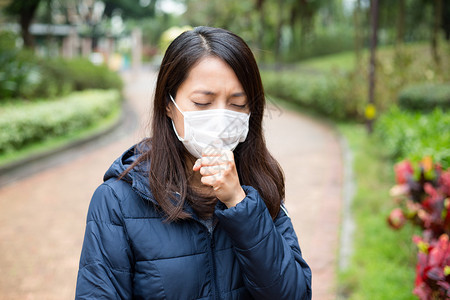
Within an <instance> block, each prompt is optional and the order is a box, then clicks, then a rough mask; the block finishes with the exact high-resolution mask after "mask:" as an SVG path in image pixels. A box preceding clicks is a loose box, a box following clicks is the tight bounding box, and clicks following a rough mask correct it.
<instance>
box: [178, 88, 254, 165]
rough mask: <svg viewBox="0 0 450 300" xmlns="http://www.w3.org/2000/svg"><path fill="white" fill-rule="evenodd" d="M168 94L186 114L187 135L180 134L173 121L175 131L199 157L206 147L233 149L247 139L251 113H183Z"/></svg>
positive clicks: (210, 110)
mask: <svg viewBox="0 0 450 300" xmlns="http://www.w3.org/2000/svg"><path fill="white" fill-rule="evenodd" d="M169 96H170V99H171V100H172V102H173V104H175V107H176V108H177V109H178V111H179V112H180V113H181V114H182V115H183V117H184V138H182V137H180V135H179V134H178V132H177V130H176V128H175V124H174V123H173V120H172V126H173V130H174V131H175V134H176V135H177V137H178V139H179V140H180V141H181V142H182V143H183V145H184V147H186V149H187V150H188V151H189V152H190V153H191V154H192V155H193V156H195V157H196V158H200V157H202V150H203V149H204V148H205V147H207V146H213V147H216V148H221V149H226V150H231V151H232V150H234V149H235V148H236V147H237V145H238V144H239V143H241V142H243V141H245V139H246V138H247V133H248V123H249V119H250V115H249V114H246V113H240V112H235V111H232V110H228V109H208V110H201V111H185V112H183V111H181V109H180V108H179V107H178V105H177V104H176V103H175V100H173V98H172V96H171V95H169Z"/></svg>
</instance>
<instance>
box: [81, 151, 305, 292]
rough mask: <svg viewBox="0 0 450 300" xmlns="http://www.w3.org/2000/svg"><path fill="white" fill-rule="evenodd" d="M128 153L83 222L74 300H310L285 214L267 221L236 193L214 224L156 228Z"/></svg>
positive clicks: (159, 218) (158, 219)
mask: <svg viewBox="0 0 450 300" xmlns="http://www.w3.org/2000/svg"><path fill="white" fill-rule="evenodd" d="M134 149H135V148H131V149H129V150H128V151H127V152H125V153H124V155H122V156H121V157H120V158H118V159H117V160H116V161H115V162H114V163H113V165H112V166H111V167H110V169H109V170H108V171H107V172H106V174H105V177H104V183H103V184H102V185H100V186H99V187H98V188H97V190H96V191H95V193H94V195H93V197H92V200H91V203H90V206H89V211H88V215H87V223H86V232H85V237H84V243H83V249H82V253H81V258H80V266H79V271H78V279H77V287H76V299H271V300H279V299H289V300H292V299H311V270H310V268H309V267H308V265H307V264H306V262H305V261H304V260H303V258H302V254H301V251H300V247H299V245H298V242H297V237H296V235H295V232H294V229H293V227H292V223H291V220H290V218H289V216H288V215H287V214H286V212H285V210H284V208H283V209H280V213H279V215H278V216H277V218H276V219H275V220H272V218H271V216H270V214H269V211H268V210H267V208H266V206H265V204H264V201H263V200H262V199H261V197H260V195H259V194H258V192H257V191H256V190H255V189H254V188H252V187H250V186H243V189H244V191H245V193H246V195H247V196H246V197H245V199H244V200H243V201H242V202H240V203H239V204H237V205H236V206H235V207H232V208H228V209H227V208H226V206H225V205H223V204H222V203H220V202H219V203H218V204H217V206H216V210H215V217H214V222H213V223H212V224H207V223H205V222H204V221H203V220H201V219H199V218H197V217H196V215H195V213H194V212H193V211H192V209H191V208H190V207H189V206H186V210H187V211H188V212H190V213H191V214H192V218H191V219H189V220H185V221H178V222H171V223H167V222H163V220H164V215H163V213H162V212H161V210H160V209H158V204H157V203H156V201H155V199H154V198H153V196H152V193H151V191H150V188H149V184H148V174H147V173H146V172H143V171H138V170H132V171H131V172H130V173H129V174H128V175H127V176H126V177H125V178H124V179H123V180H118V179H117V177H118V176H119V174H121V173H122V171H124V170H125V169H126V168H127V167H128V166H129V165H130V164H131V163H132V162H133V161H134V160H135V159H136V158H137V155H138V154H137V153H135V150H134Z"/></svg>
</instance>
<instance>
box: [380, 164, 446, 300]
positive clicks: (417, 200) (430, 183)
mask: <svg viewBox="0 0 450 300" xmlns="http://www.w3.org/2000/svg"><path fill="white" fill-rule="evenodd" d="M394 169H395V173H396V181H397V185H395V186H394V187H393V188H392V190H391V196H393V197H394V199H395V201H396V202H397V203H398V207H397V208H395V209H394V210H392V212H391V214H390V215H389V217H388V223H389V225H390V226H391V227H392V228H393V229H400V228H402V227H403V225H404V224H405V223H406V222H407V221H410V222H412V223H413V224H415V225H417V226H419V227H420V228H422V230H423V231H422V236H414V237H413V241H414V243H415V244H416V245H417V247H418V249H419V253H418V257H417V267H416V281H415V288H414V294H416V295H417V296H418V297H419V298H420V299H449V298H450V242H449V235H450V168H449V169H447V170H443V169H442V167H441V166H440V165H439V164H435V163H433V161H432V160H431V158H430V157H425V158H424V159H423V160H422V161H421V162H420V163H418V164H417V165H414V166H413V164H411V163H410V162H409V161H408V160H405V161H402V162H400V163H398V164H396V165H395V168H394Z"/></svg>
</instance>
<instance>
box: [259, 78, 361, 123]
mask: <svg viewBox="0 0 450 300" xmlns="http://www.w3.org/2000/svg"><path fill="white" fill-rule="evenodd" d="M261 76H262V80H263V83H264V89H265V91H266V93H267V94H268V95H269V97H270V96H274V97H277V98H282V99H284V100H287V101H289V102H292V103H295V104H297V105H300V106H302V107H305V108H308V109H311V110H314V111H316V112H318V113H320V114H322V115H325V116H328V117H331V118H333V119H336V120H344V119H362V113H361V112H362V111H363V110H364V105H365V104H364V99H360V98H361V97H359V95H358V94H357V92H358V91H355V90H353V89H352V88H351V87H352V86H351V85H350V84H349V81H351V80H353V78H352V76H353V74H352V73H333V72H331V73H323V74H321V73H305V72H298V71H297V72H293V71H281V72H277V71H262V72H261ZM355 92H356V93H355Z"/></svg>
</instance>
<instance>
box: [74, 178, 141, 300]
mask: <svg viewBox="0 0 450 300" xmlns="http://www.w3.org/2000/svg"><path fill="white" fill-rule="evenodd" d="M131 261H132V251H131V249H130V246H129V243H128V240H127V236H126V232H125V230H124V227H123V217H122V213H121V210H120V206H119V202H118V198H117V196H116V194H115V193H114V190H113V189H112V188H111V187H110V186H108V185H107V184H102V185H101V186H99V187H98V188H97V190H96V191H95V193H94V195H93V197H92V200H91V203H90V205H89V211H88V215H87V221H86V232H85V236H84V242H83V248H82V251H81V258H80V266H79V270H78V278H77V286H76V296H75V299H131V298H132V280H133V279H132V271H131V266H132V263H131Z"/></svg>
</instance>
